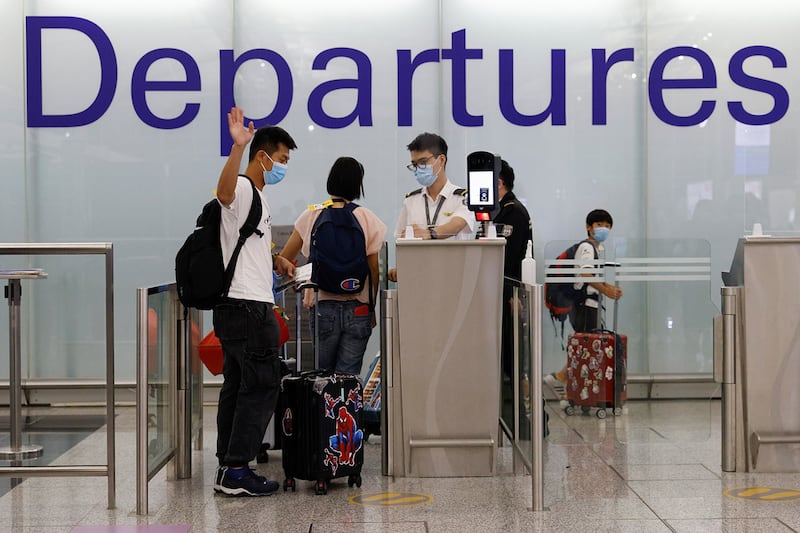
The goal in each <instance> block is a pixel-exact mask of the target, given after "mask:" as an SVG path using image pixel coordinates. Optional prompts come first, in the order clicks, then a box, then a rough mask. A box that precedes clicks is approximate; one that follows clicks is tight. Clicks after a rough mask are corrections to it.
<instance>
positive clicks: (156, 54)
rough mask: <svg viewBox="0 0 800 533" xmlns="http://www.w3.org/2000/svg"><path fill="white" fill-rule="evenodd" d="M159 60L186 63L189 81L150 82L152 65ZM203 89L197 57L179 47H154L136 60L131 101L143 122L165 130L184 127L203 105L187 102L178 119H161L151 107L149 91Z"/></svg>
mask: <svg viewBox="0 0 800 533" xmlns="http://www.w3.org/2000/svg"><path fill="white" fill-rule="evenodd" d="M159 59H174V60H175V61H177V62H178V63H180V64H181V65H182V66H183V70H184V71H185V72H186V80H185V81H148V80H147V71H148V69H149V68H150V65H152V64H153V63H155V62H156V61H158V60H159ZM199 90H200V69H199V68H198V67H197V63H196V62H195V60H194V59H193V58H192V56H190V55H189V54H187V53H186V52H184V51H183V50H178V49H177V48H160V49H158V50H152V51H150V52H148V53H146V54H145V55H143V56H142V58H141V59H140V60H139V62H138V63H136V67H135V68H134V69H133V77H132V79H131V101H132V102H133V109H134V110H135V111H136V114H137V115H138V116H139V118H140V119H142V122H144V123H145V124H147V125H149V126H152V127H154V128H159V129H162V130H170V129H176V128H182V127H183V126H185V125H187V124H188V123H190V122H191V121H192V120H194V117H196V116H197V113H198V112H199V111H200V104H197V103H192V104H186V105H185V106H184V108H183V112H181V114H180V115H178V116H177V117H175V118H169V119H167V118H161V117H158V116H156V115H155V114H153V112H152V111H150V108H149V107H148V106H147V97H146V94H147V91H199Z"/></svg>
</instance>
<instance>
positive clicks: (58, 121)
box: [25, 17, 117, 128]
mask: <svg viewBox="0 0 800 533" xmlns="http://www.w3.org/2000/svg"><path fill="white" fill-rule="evenodd" d="M43 29H63V30H75V31H79V32H81V33H83V34H84V35H86V36H87V37H88V38H89V39H90V40H91V41H92V44H93V45H94V47H95V49H96V50H97V55H98V56H99V57H100V88H99V89H98V91H97V96H96V97H95V99H94V101H93V102H92V103H91V105H90V106H89V107H87V108H86V109H84V110H83V111H80V112H78V113H73V114H68V115H45V114H44V112H43V111H42V110H43V102H42V30H43ZM25 45H26V47H27V54H28V57H27V65H26V67H27V77H28V80H27V81H28V83H27V100H28V127H31V128H57V127H75V126H85V125H86V124H91V123H92V122H94V121H96V120H97V119H99V118H100V117H102V116H103V113H105V112H106V110H107V109H108V107H109V106H110V105H111V102H112V101H113V100H114V92H115V91H116V89H117V56H116V55H115V54H114V47H113V46H112V44H111V40H110V39H109V38H108V35H106V34H105V32H103V30H102V29H100V26H98V25H97V24H95V23H94V22H90V21H88V20H86V19H83V18H77V17H26V18H25Z"/></svg>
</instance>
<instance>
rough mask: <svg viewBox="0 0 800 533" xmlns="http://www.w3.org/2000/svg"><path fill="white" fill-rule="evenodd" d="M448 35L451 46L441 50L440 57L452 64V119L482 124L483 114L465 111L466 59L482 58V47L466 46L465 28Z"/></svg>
mask: <svg viewBox="0 0 800 533" xmlns="http://www.w3.org/2000/svg"><path fill="white" fill-rule="evenodd" d="M450 35H451V37H450V46H451V48H450V49H449V50H448V49H443V50H442V59H450V60H451V62H452V64H453V66H452V76H453V78H452V87H453V89H452V90H453V120H455V121H456V124H458V125H459V126H483V115H470V114H469V112H468V111H467V59H482V58H483V49H481V48H467V31H466V30H459V31H455V32H453V33H451V34H450Z"/></svg>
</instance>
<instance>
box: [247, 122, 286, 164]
mask: <svg viewBox="0 0 800 533" xmlns="http://www.w3.org/2000/svg"><path fill="white" fill-rule="evenodd" d="M279 144H285V145H286V148H288V149H289V150H294V149H295V148H297V144H295V142H294V139H292V136H291V135H289V133H288V132H287V131H286V130H285V129H283V128H281V127H280V126H264V127H263V128H258V129H257V130H256V133H255V135H253V140H252V142H251V143H250V159H249V161H252V160H253V159H255V158H256V153H258V151H259V150H264V151H265V152H267V154H268V155H270V156H271V155H272V154H274V153H275V152H277V151H278V145H279Z"/></svg>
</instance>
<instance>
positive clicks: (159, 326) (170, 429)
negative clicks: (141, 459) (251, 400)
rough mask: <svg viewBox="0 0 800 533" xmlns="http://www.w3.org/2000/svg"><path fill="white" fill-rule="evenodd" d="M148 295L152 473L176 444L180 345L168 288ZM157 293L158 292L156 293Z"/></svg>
mask: <svg viewBox="0 0 800 533" xmlns="http://www.w3.org/2000/svg"><path fill="white" fill-rule="evenodd" d="M159 289H160V288H157V289H154V290H153V292H151V293H150V294H148V297H147V302H148V303H147V307H148V309H147V470H148V472H150V473H152V472H154V471H155V469H157V468H158V467H160V465H161V464H163V462H164V461H165V460H166V459H167V458H168V457H169V456H170V454H171V453H172V452H173V449H174V447H175V431H174V420H173V418H172V416H171V412H172V408H173V407H174V406H173V405H172V403H173V401H174V398H173V396H172V391H173V390H174V383H173V379H174V378H173V376H174V375H175V372H174V371H173V368H174V365H173V363H172V361H170V355H172V356H173V357H174V355H175V347H176V345H177V343H176V342H175V341H176V337H175V315H174V313H173V309H174V304H173V301H172V298H171V297H170V293H169V292H168V291H163V292H155V291H157V290H159ZM154 292H155V293H154Z"/></svg>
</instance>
